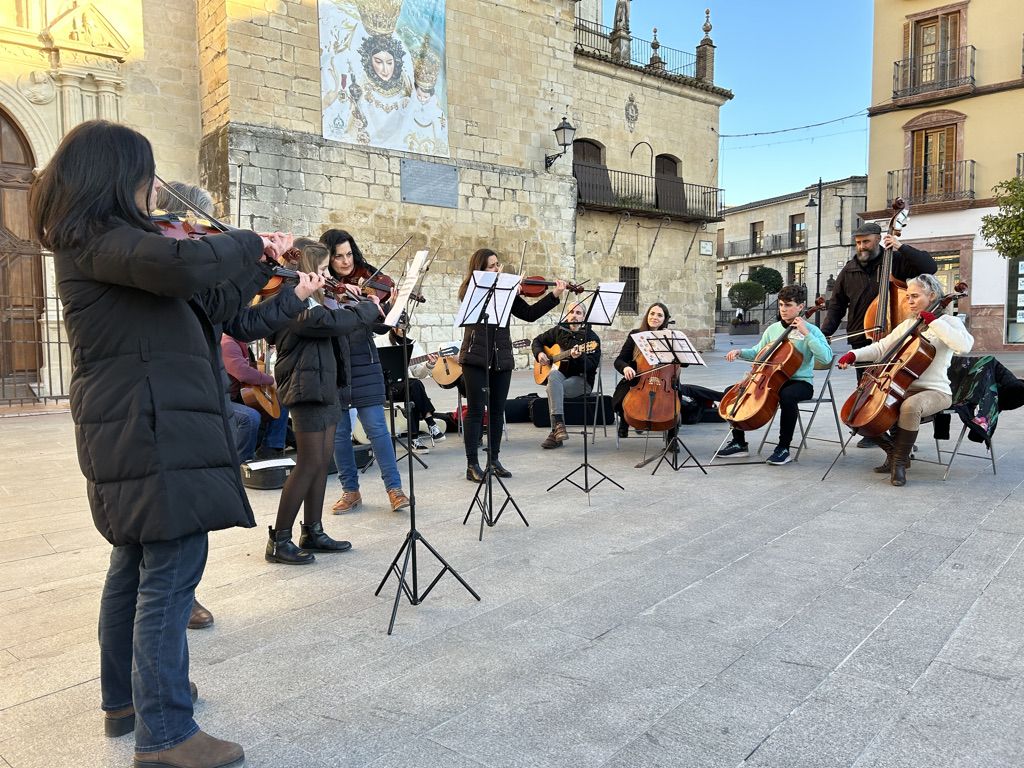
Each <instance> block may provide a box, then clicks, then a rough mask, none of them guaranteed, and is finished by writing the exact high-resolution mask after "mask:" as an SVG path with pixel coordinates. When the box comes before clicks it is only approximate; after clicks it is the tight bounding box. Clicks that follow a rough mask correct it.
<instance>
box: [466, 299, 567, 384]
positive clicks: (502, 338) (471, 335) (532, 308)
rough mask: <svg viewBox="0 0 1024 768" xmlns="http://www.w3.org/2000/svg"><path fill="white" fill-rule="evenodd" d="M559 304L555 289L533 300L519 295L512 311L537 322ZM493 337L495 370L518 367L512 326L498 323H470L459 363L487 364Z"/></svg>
mask: <svg viewBox="0 0 1024 768" xmlns="http://www.w3.org/2000/svg"><path fill="white" fill-rule="evenodd" d="M557 306H558V299H557V298H556V297H555V295H554V294H553V293H549V294H547V295H546V296H545V297H544V298H542V299H540V300H538V301H535V302H534V303H533V304H530V303H528V302H526V301H524V300H523V299H522V297H521V296H516V297H515V299H514V300H513V302H512V314H513V315H515V316H516V317H518V318H519V319H520V320H526V321H527V322H533V321H534V320H539V319H540V318H542V317H544V315H546V314H547V313H548V312H550V311H551V310H552V309H554V308H555V307H557ZM488 337H490V340H491V349H493V350H494V354H493V355H491V356H490V357H491V370H493V371H511V370H512V369H514V368H515V367H516V361H515V358H514V357H513V356H512V335H511V334H510V333H509V330H508V328H496V327H495V326H493V325H491V326H484V325H467V326H466V330H465V333H464V334H463V338H462V349H461V351H460V352H459V363H460V364H461V365H473V366H476V367H477V368H486V367H487V359H488V354H487V353H488V349H487V338H488Z"/></svg>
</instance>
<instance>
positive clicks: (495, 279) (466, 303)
mask: <svg viewBox="0 0 1024 768" xmlns="http://www.w3.org/2000/svg"><path fill="white" fill-rule="evenodd" d="M522 279H523V277H522V275H507V274H505V273H504V272H482V271H477V272H474V273H473V276H472V277H471V278H470V280H469V286H468V287H467V289H466V296H465V298H463V300H462V305H461V306H460V307H459V311H458V312H457V313H456V314H455V327H456V328H461V327H463V326H466V325H478V324H479V323H482V322H483V318H482V316H481V314H482V312H483V311H484V310H485V309H486V312H487V324H488V325H497V326H501V327H505V326H507V325H508V320H509V317H510V316H511V314H512V302H513V301H515V298H516V296H518V295H519V290H518V289H519V283H520V281H521V280H522ZM492 288H493V292H492V290H491V289H492ZM489 295H490V296H491V300H490V301H488V300H487V299H488V296H489ZM485 305H486V307H485Z"/></svg>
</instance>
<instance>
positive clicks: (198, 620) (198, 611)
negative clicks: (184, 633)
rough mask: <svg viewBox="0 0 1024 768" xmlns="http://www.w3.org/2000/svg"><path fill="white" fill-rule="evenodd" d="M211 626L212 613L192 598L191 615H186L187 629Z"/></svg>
mask: <svg viewBox="0 0 1024 768" xmlns="http://www.w3.org/2000/svg"><path fill="white" fill-rule="evenodd" d="M212 626H213V614H212V613H210V611H209V610H207V609H206V608H204V607H203V606H202V605H200V604H199V601H198V600H196V599H194V598H193V600H192V615H191V616H189V617H188V628H189V629H206V628H207V627H212Z"/></svg>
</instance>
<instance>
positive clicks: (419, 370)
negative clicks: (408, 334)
mask: <svg viewBox="0 0 1024 768" xmlns="http://www.w3.org/2000/svg"><path fill="white" fill-rule="evenodd" d="M388 341H389V342H390V343H391V345H392V346H394V347H397V346H400V345H402V344H407V343H409V342H408V341H406V340H405V331H404V330H402V328H400V327H399V328H393V329H392V330H391V332H390V333H389V334H388ZM412 345H413V347H412V349H411V350H410V351H409V358H410V359H412V358H415V357H421V356H422V355H421V350H420V348H419V345H418V344H416V342H412ZM426 358H427V359H426V361H425V362H422V363H416V364H414V365H410V366H409V373H411V374H412V376H413V378H411V379H409V399H410V404H411V406H412V413H410V414H407V417H408V422H409V424H410V425H411V426H410V432H409V439H410V442H409V444H410V445H411V446H412V449H413V450H414V451H416V452H417V453H428V452H429V449H428V448H427V446H426V444H425V443H424V442H423V441H422V440H421V439H420V436H419V435H420V419H423V421H425V422H426V423H427V431H428V432H429V434H430V439H431V440H432V441H434V442H440V441H442V440H444V430H443V429H441V427H440V425H439V424H438V423H437V421H436V420H435V419H434V404H433V403H432V402H430V397H429V396H428V395H427V388H426V387H424V386H423V382H422V381H420V379H425V378H427V376H429V375H430V374H431V373H433V371H434V366H435V365H436V364H437V359H438V356H437V355H436V354H432V353H427V354H426ZM391 399H392V400H393V401H394V402H396V403H404V402H405V382H404V381H403V382H400V383H398V384H394V385H393V386H392V388H391Z"/></svg>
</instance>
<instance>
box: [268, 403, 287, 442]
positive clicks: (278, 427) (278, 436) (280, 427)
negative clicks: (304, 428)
mask: <svg viewBox="0 0 1024 768" xmlns="http://www.w3.org/2000/svg"><path fill="white" fill-rule="evenodd" d="M287 436H288V407H287V406H284V405H282V406H281V415H280V416H278V417H277V418H276V419H271V420H270V421H268V422H267V428H266V430H264V432H263V445H265V446H267V448H277V449H281V448H284V441H285V438H286V437H287Z"/></svg>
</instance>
